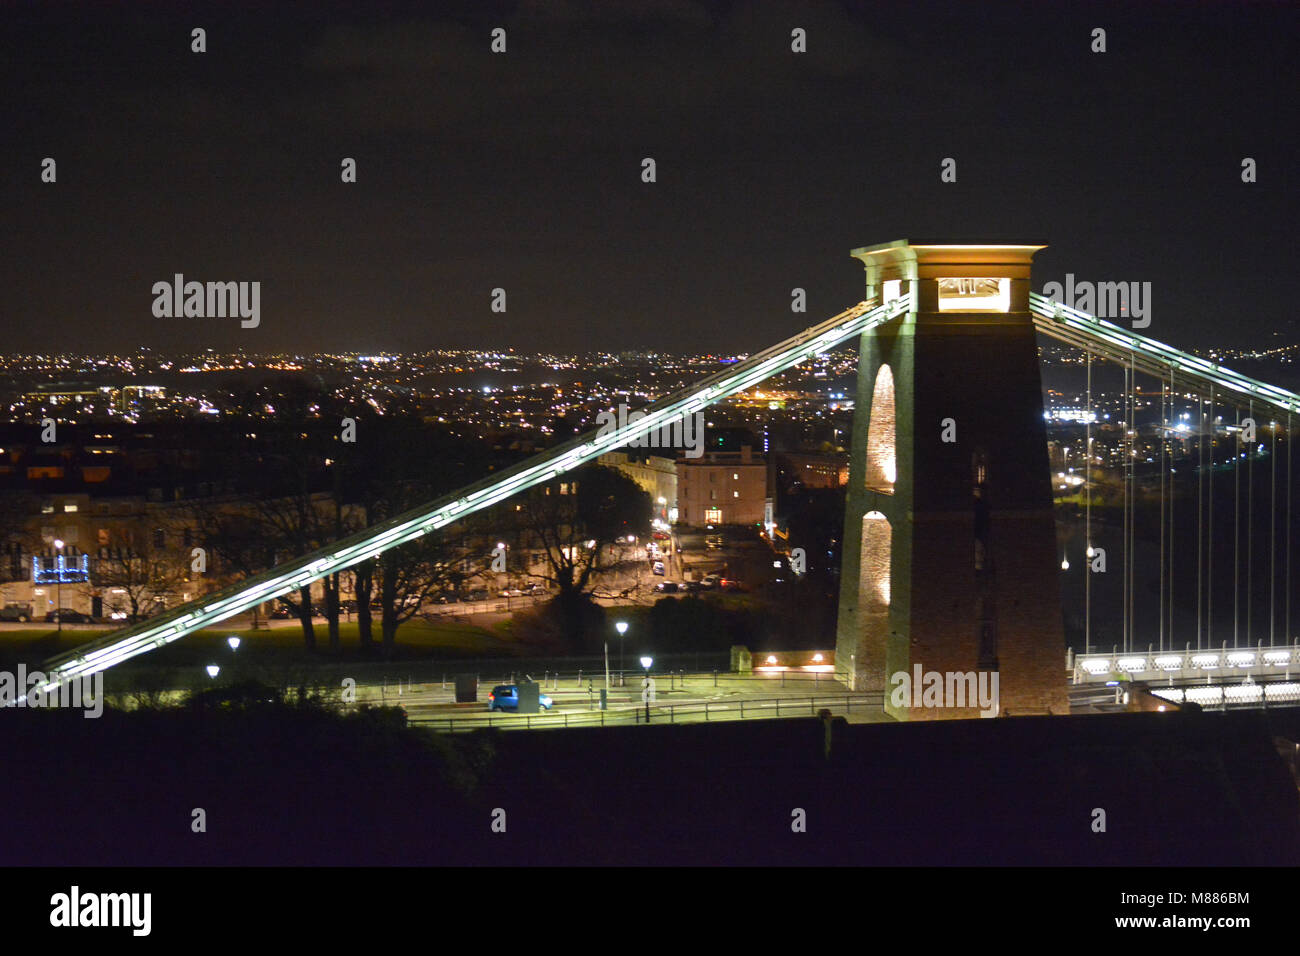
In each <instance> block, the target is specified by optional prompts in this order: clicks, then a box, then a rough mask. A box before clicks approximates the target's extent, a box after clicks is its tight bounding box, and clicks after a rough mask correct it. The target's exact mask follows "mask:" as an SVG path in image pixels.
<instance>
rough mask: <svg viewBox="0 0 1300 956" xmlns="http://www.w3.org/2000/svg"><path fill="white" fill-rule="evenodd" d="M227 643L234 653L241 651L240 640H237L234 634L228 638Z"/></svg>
mask: <svg viewBox="0 0 1300 956" xmlns="http://www.w3.org/2000/svg"><path fill="white" fill-rule="evenodd" d="M226 643H227V644H229V645H230V649H231V650H232V651H237V650H239V638H237V637H236V636H235V635H234V634H231V635H230V636H229V637H228V638H226Z"/></svg>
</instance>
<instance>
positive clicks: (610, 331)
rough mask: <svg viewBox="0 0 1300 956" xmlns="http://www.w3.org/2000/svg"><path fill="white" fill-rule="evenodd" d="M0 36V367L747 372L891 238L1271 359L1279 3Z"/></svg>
mask: <svg viewBox="0 0 1300 956" xmlns="http://www.w3.org/2000/svg"><path fill="white" fill-rule="evenodd" d="M5 18H6V21H7V27H8V28H7V30H6V32H5V37H4V39H3V40H0V49H3V51H4V57H3V63H0V76H3V80H4V82H3V84H2V87H0V103H3V115H4V117H5V125H6V128H7V130H8V132H9V135H8V136H7V137H6V140H5V143H4V146H3V148H2V149H0V162H2V163H3V169H4V176H3V179H2V180H0V182H2V185H0V190H2V192H0V196H3V204H4V208H5V220H6V228H5V230H4V235H3V238H0V258H2V260H3V266H0V269H2V270H3V272H2V274H3V277H4V288H5V293H6V294H5V298H4V305H3V312H2V313H0V316H2V317H0V328H3V330H4V337H3V338H4V342H3V349H4V351H5V352H6V353H9V354H14V353H23V352H43V353H45V354H50V353H53V352H69V353H76V352H100V353H104V352H118V353H124V352H125V353H130V352H133V351H134V350H135V349H136V348H138V347H141V346H146V347H150V348H155V349H159V350H172V351H174V350H179V349H201V348H209V347H210V348H214V349H217V350H227V349H230V348H236V347H238V348H243V349H245V350H248V351H250V352H273V351H280V350H289V351H296V352H303V353H309V352H330V351H333V352H339V351H360V352H379V351H417V350H427V349H436V348H485V349H486V348H494V349H503V350H504V349H508V348H511V347H513V348H515V349H517V350H519V351H523V352H547V351H557V352H566V353H572V352H590V351H606V352H614V353H616V352H619V351H623V350H638V351H640V350H653V349H659V350H664V351H670V352H676V353H699V352H723V353H736V352H747V351H754V350H757V349H760V348H762V347H764V346H766V345H768V344H770V343H772V342H774V341H777V340H780V339H782V338H785V337H786V336H788V335H790V334H791V333H792V332H794V331H796V330H798V329H801V328H803V327H805V326H807V325H810V324H813V323H814V322H817V321H820V320H821V319H823V318H825V317H827V316H829V315H831V314H834V313H835V312H838V311H840V310H841V309H843V308H845V307H846V306H848V305H850V304H852V303H854V302H857V301H858V300H859V299H861V297H862V294H863V277H862V270H861V267H860V265H859V264H858V263H857V262H855V261H854V260H852V259H850V258H849V255H848V253H849V250H850V249H851V248H854V247H857V246H862V245H868V244H874V243H877V242H883V241H888V240H893V239H899V238H912V239H916V238H946V239H951V240H953V241H978V240H995V241H997V240H1000V241H1019V242H1042V243H1047V244H1048V246H1049V247H1048V248H1047V249H1045V250H1044V251H1043V252H1042V253H1040V254H1039V256H1038V257H1037V260H1036V269H1035V285H1036V286H1037V287H1038V288H1040V289H1041V288H1042V286H1043V285H1044V284H1045V283H1047V282H1049V281H1059V282H1063V281H1064V280H1065V277H1066V274H1067V273H1073V274H1074V275H1075V276H1076V277H1079V278H1080V279H1086V280H1090V281H1126V282H1127V281H1140V282H1150V283H1151V288H1152V315H1151V318H1152V323H1151V325H1150V326H1148V327H1147V328H1145V329H1143V330H1142V331H1143V332H1144V334H1147V335H1149V336H1151V337H1153V338H1156V339H1159V340H1162V341H1167V342H1169V343H1171V344H1173V345H1176V346H1178V347H1180V348H1185V349H1191V348H1205V347H1209V346H1219V347H1223V346H1265V345H1267V344H1269V341H1270V339H1274V336H1273V333H1275V332H1281V333H1283V335H1284V336H1287V337H1289V338H1291V339H1293V340H1297V341H1300V326H1298V325H1297V321H1296V318H1295V312H1294V306H1293V304H1292V302H1291V296H1290V295H1289V286H1290V284H1291V282H1292V276H1293V275H1294V262H1293V258H1294V253H1293V248H1294V213H1295V201H1294V196H1295V194H1296V189H1295V183H1294V173H1293V172H1292V166H1293V163H1294V157H1295V154H1296V146H1297V142H1296V139H1297V133H1296V124H1295V122H1294V117H1295V116H1296V115H1297V113H1300V110H1297V105H1298V104H1297V102H1296V90H1295V84H1294V82H1292V81H1291V76H1292V74H1293V56H1294V39H1293V38H1294V37H1295V36H1296V35H1297V32H1298V31H1297V27H1300V11H1297V9H1296V8H1294V7H1289V6H1287V5H1282V4H1272V3H1239V4H1233V5H1231V6H1229V5H1220V4H1210V3H1201V4H1179V3H1172V2H1156V3H1148V4H1142V5H1129V4H1118V3H1115V4H1110V3H1097V4H1069V5H1065V4H1052V3H1041V2H1038V3H1003V4H991V5H986V4H980V5H973V4H966V3H936V2H929V0H917V2H912V3H907V4H888V5H871V6H868V5H866V4H842V3H834V2H804V0H797V2H775V0H773V2H757V3H740V2H735V3H718V4H703V3H693V2H689V0H637V2H605V3H583V2H578V0H570V2H562V0H551V2H546V0H538V2H519V3H479V2H470V0H466V2H462V3H444V4H438V5H436V6H433V7H432V8H431V6H430V5H428V4H416V3H404V2H377V3H373V4H368V5H366V6H365V7H356V6H354V5H352V4H345V3H341V2H328V0H327V2H322V3H313V4H311V5H307V6H305V7H302V8H296V7H295V8H290V7H288V6H283V7H278V8H272V9H267V8H265V7H264V5H255V4H246V3H228V4H221V5H199V4H186V3H172V4H167V5H158V6H154V5H148V6H142V5H131V4H123V5H112V6H105V5H101V4H90V3H82V4H69V5H57V6H49V7H37V8H29V7H26V6H19V5H8V7H7V9H6V11H5ZM195 27H202V28H203V29H204V30H206V47H207V52H205V53H192V52H191V34H190V31H191V30H192V29H193V28H195ZM496 27H501V28H503V29H504V30H505V31H506V43H507V50H506V52H505V53H502V54H494V53H492V52H491V50H490V43H491V31H492V30H493V28H496ZM1095 27H1101V28H1103V29H1105V30H1106V42H1107V52H1105V53H1093V52H1091V50H1090V45H1091V43H1092V39H1091V34H1092V30H1093V29H1094V28H1095ZM794 28H800V29H803V30H805V31H806V34H807V52H806V53H801V54H796V53H793V52H791V30H792V29H794ZM1081 89H1083V90H1087V91H1088V95H1087V96H1080V93H1079V91H1080V90H1081ZM45 157H52V158H54V159H55V160H56V163H57V183H55V184H48V183H42V182H41V181H40V176H41V162H42V160H43V159H44V158H45ZM345 157H351V158H354V159H355V160H356V162H357V182H356V183H355V184H344V183H343V182H341V181H340V163H341V161H342V160H343V159H344V158H345ZM646 157H650V158H653V159H654V160H655V163H656V175H657V181H656V182H654V183H644V182H642V181H641V172H642V166H641V164H642V160H643V159H644V158H646ZM947 157H952V158H954V159H956V162H957V166H956V172H957V181H956V182H955V183H945V182H941V179H940V171H941V168H940V164H941V161H942V160H943V159H945V158H947ZM1245 157H1251V158H1253V159H1254V160H1255V161H1256V163H1257V167H1258V181H1257V182H1255V183H1251V184H1246V183H1243V182H1242V181H1241V162H1242V160H1243V158H1245ZM176 273H182V274H184V275H185V276H186V277H187V278H189V277H193V278H194V279H196V280H199V281H223V282H224V281H231V282H251V281H257V282H260V283H261V308H260V310H261V315H260V322H259V324H258V327H257V328H249V329H241V328H240V327H239V326H240V323H239V319H238V318H227V319H220V318H203V319H199V318H172V319H161V320H160V319H157V318H155V317H154V315H153V313H152V311H151V306H152V304H153V300H154V296H153V294H152V292H151V288H152V286H153V285H154V283H156V282H159V281H171V279H172V276H173V275H174V274H176ZM795 287H800V288H803V289H805V290H806V291H807V301H808V305H807V312H806V313H804V314H792V313H791V311H790V295H791V289H793V288H795ZM497 288H502V289H504V290H505V291H506V301H507V306H506V309H507V311H506V312H505V313H504V314H503V315H502V314H494V313H493V312H492V311H491V308H490V306H491V303H492V291H493V290H494V289H497ZM1274 340H1275V339H1274Z"/></svg>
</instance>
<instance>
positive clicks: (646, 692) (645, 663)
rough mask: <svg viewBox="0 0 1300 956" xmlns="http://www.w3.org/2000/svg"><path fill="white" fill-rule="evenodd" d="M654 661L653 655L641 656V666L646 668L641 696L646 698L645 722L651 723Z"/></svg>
mask: <svg viewBox="0 0 1300 956" xmlns="http://www.w3.org/2000/svg"><path fill="white" fill-rule="evenodd" d="M653 663H654V658H653V657H643V658H641V666H642V667H644V668H645V680H644V681H643V682H642V685H641V686H642V687H643V688H644V689H643V690H642V691H641V697H642V698H643V699H644V700H645V722H646V723H647V724H648V723H650V665H651V664H653Z"/></svg>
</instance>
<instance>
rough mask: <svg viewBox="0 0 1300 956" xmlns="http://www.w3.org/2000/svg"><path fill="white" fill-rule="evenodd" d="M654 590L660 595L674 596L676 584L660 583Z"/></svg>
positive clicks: (669, 582) (674, 582)
mask: <svg viewBox="0 0 1300 956" xmlns="http://www.w3.org/2000/svg"><path fill="white" fill-rule="evenodd" d="M655 590H656V591H658V592H659V593H660V594H676V593H677V582H676V581H660V582H659V583H658V584H656V585H655Z"/></svg>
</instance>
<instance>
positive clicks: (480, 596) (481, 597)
mask: <svg viewBox="0 0 1300 956" xmlns="http://www.w3.org/2000/svg"><path fill="white" fill-rule="evenodd" d="M487 599H488V592H487V588H475V589H474V590H473V591H470V592H469V594H467V595H466V596H465V600H466V601H486V600H487Z"/></svg>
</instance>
